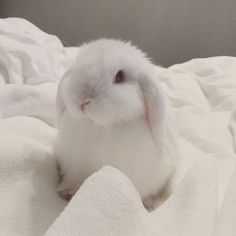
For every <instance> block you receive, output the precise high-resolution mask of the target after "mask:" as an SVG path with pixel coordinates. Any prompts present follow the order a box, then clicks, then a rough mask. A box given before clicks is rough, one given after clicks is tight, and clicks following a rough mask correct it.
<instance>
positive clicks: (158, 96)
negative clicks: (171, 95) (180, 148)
mask: <svg viewBox="0 0 236 236" xmlns="http://www.w3.org/2000/svg"><path fill="white" fill-rule="evenodd" d="M139 84H140V88H141V91H142V93H143V99H144V105H145V119H146V121H147V125H148V127H149V129H150V132H151V134H152V137H153V139H154V142H155V143H156V144H160V142H161V139H162V137H161V136H162V135H163V129H164V122H165V113H166V101H165V96H164V93H163V91H162V88H161V85H160V82H159V81H158V78H157V77H156V75H155V74H150V75H145V74H144V75H141V78H140V79H139Z"/></svg>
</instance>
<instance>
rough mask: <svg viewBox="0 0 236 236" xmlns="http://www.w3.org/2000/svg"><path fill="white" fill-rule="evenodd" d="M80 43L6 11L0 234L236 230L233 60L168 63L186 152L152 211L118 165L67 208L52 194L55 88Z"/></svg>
mask: <svg viewBox="0 0 236 236" xmlns="http://www.w3.org/2000/svg"><path fill="white" fill-rule="evenodd" d="M76 51H77V49H65V48H63V46H62V45H61V43H60V41H59V40H58V39H57V38H56V37H55V36H51V35H48V34H46V33H44V32H42V31H40V30H39V29H38V28H36V27H35V26H33V25H32V24H30V23H29V22H27V21H25V20H23V19H19V18H11V19H0V84H1V85H0V117H1V120H0V163H1V164H0V235H4V236H8V235H9V236H15V235H17V236H19V235H24V236H27V235H30V236H32V235H34V236H37V235H44V234H45V235H46V236H54V235H57V236H60V235H72V236H73V235H85V236H89V235H92V236H96V235H114V236H116V235H122V236H123V235H127V236H128V235H148V236H149V235H150V236H151V235H164V236H169V235H173V236H174V235H181V236H184V235H186V236H189V235H191V236H194V235H196V236H199V235H201V236H202V235H204V236H205V235H206V236H208V235H209V236H210V235H211V236H215V235H217V236H223V235H227V236H230V235H235V232H236V224H235V222H236V191H235V187H234V186H235V183H236V168H235V155H236V154H235V150H236V58H233V57H215V58H207V59H194V60H192V61H189V62H187V63H184V64H180V65H175V66H172V67H170V68H168V69H163V72H162V74H161V75H160V79H161V81H162V84H163V86H164V89H165V91H166V94H167V95H168V97H169V99H170V102H171V104H172V106H173V108H174V114H173V116H174V118H175V121H176V122H177V126H178V134H179V137H178V139H179V147H180V152H181V159H180V161H179V166H178V174H177V176H176V179H175V185H174V186H175V188H174V192H173V194H172V195H171V196H170V197H169V198H168V199H167V201H166V202H165V203H164V204H163V205H161V206H160V207H159V208H158V209H156V210H155V211H154V212H152V213H151V214H150V213H148V212H147V211H146V210H145V209H144V208H143V206H142V203H141V200H140V197H139V195H138V194H137V192H136V190H135V188H134V186H133V185H132V183H131V182H130V181H129V180H128V179H127V177H126V176H124V174H122V173H121V172H119V171H118V170H116V169H114V168H112V167H105V168H103V169H102V170H100V171H99V172H97V173H95V174H94V175H92V176H91V177H90V178H88V180H87V181H86V182H85V183H84V184H83V186H82V187H81V188H80V190H79V191H78V192H77V193H76V195H75V196H74V198H73V199H72V200H71V202H70V203H69V204H68V205H67V207H66V208H65V209H64V207H65V206H66V202H64V201H63V200H61V199H60V198H59V197H58V196H57V194H56V186H57V176H56V165H55V161H54V160H53V159H52V158H51V154H52V143H53V140H54V138H55V135H56V129H55V128H53V127H52V126H53V125H54V124H55V113H54V103H55V94H56V89H57V83H58V81H59V79H60V78H61V75H62V74H63V73H64V71H65V70H66V69H67V68H68V67H69V66H70V64H71V63H72V62H73V59H74V56H75V54H76ZM68 52H69V53H68ZM33 117H34V118H33ZM60 213H61V214H60Z"/></svg>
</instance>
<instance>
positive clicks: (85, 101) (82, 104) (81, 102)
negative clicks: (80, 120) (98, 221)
mask: <svg viewBox="0 0 236 236" xmlns="http://www.w3.org/2000/svg"><path fill="white" fill-rule="evenodd" d="M78 102H79V105H80V109H81V111H84V109H85V107H86V106H87V105H88V104H89V103H90V102H91V100H90V99H89V98H86V97H83V98H78Z"/></svg>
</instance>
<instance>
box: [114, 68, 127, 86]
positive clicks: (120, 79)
mask: <svg viewBox="0 0 236 236" xmlns="http://www.w3.org/2000/svg"><path fill="white" fill-rule="evenodd" d="M124 81H125V74H124V71H122V70H119V71H118V72H117V74H116V77H115V81H114V83H115V84H121V83H123V82H124Z"/></svg>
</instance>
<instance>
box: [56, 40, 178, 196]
mask: <svg viewBox="0 0 236 236" xmlns="http://www.w3.org/2000/svg"><path fill="white" fill-rule="evenodd" d="M157 77H158V76H157V75H156V66H155V65H153V64H152V63H151V62H150V61H149V59H147V58H146V56H145V54H144V53H143V52H142V51H140V50H139V49H137V48H135V47H134V46H132V45H131V44H129V43H124V42H121V41H118V40H98V41H95V42H91V43H89V44H87V45H84V46H82V47H81V48H80V51H79V55H78V60H77V62H76V64H75V65H74V66H73V67H72V68H71V70H69V71H68V72H67V73H66V74H65V76H64V78H63V79H62V81H61V83H60V85H59V89H58V94H57V108H58V112H59V113H58V114H59V134H58V139H57V142H56V146H55V155H56V157H57V159H58V164H59V167H60V169H61V172H62V175H63V181H62V183H61V184H60V186H59V193H60V195H61V196H63V197H64V198H68V196H69V195H73V194H74V193H75V191H76V190H77V189H78V188H79V186H80V185H81V184H82V183H83V181H84V180H85V179H86V178H87V177H88V176H89V175H91V174H92V173H94V172H95V171H98V170H99V169H100V168H101V167H103V166H105V165H111V166H113V167H116V168H118V169H119V170H121V171H122V172H123V173H125V174H126V175H127V176H128V177H129V178H130V180H131V181H132V182H133V183H134V185H135V187H136V188H137V190H138V192H139V193H140V195H141V197H142V199H144V198H146V197H148V196H150V195H155V194H157V193H158V192H159V191H160V190H161V189H162V188H163V187H164V186H165V183H166V182H167V181H168V180H169V178H170V177H171V175H172V173H173V170H174V165H173V163H174V160H173V153H174V152H175V150H174V148H173V147H174V143H173V142H172V141H173V139H172V134H171V132H170V131H171V129H170V127H169V121H168V120H169V119H168V117H167V110H168V109H167V106H166V102H165V98H164V94H163V92H162V90H161V87H160V84H159V82H158V79H157ZM171 142H172V143H171Z"/></svg>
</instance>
